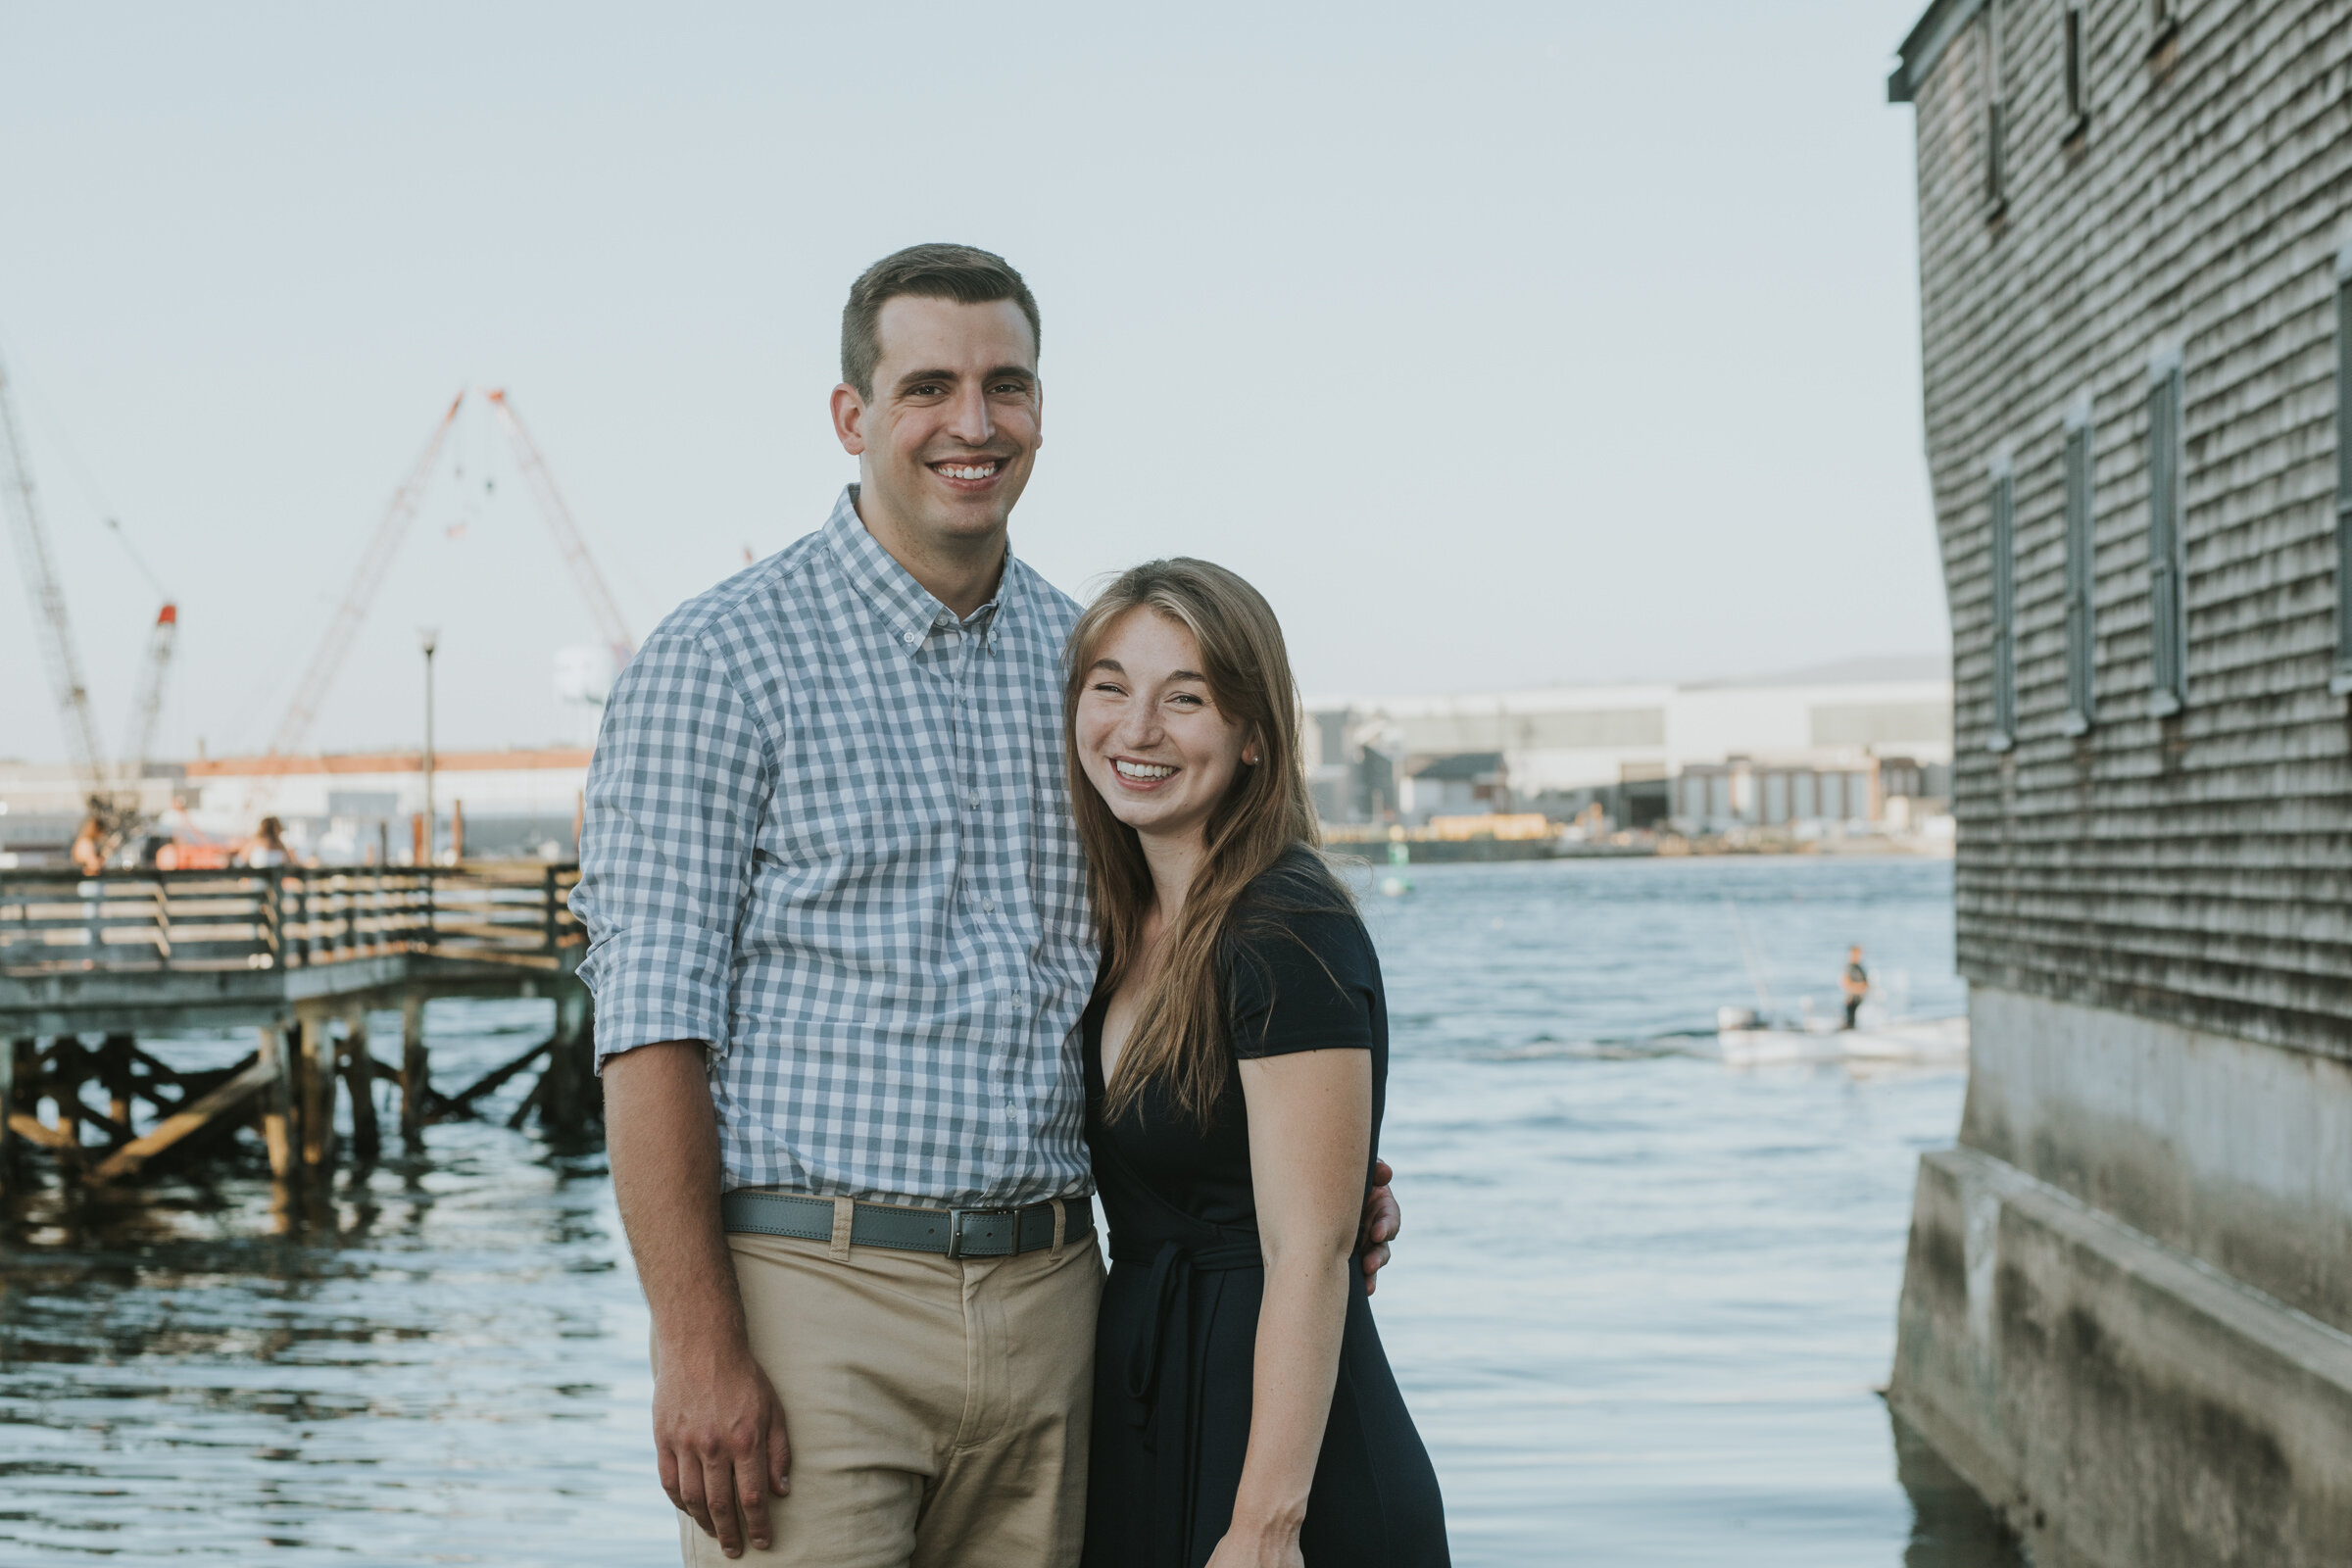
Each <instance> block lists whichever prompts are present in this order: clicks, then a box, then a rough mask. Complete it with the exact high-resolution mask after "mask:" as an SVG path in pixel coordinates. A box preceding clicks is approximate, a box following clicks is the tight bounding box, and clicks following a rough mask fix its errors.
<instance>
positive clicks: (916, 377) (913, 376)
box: [899, 370, 956, 392]
mask: <svg viewBox="0 0 2352 1568" xmlns="http://www.w3.org/2000/svg"><path fill="white" fill-rule="evenodd" d="M955 379H956V372H955V371H954V370H909V371H907V373H906V374H905V375H902V376H900V377H899V390H901V391H902V392H903V391H905V390H906V389H907V388H908V387H910V386H915V385H918V384H920V383H921V382H924V381H953V380H955Z"/></svg>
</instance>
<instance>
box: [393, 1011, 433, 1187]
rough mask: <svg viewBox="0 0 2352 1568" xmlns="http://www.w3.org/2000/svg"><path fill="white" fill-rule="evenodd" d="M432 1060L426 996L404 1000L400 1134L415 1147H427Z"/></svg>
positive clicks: (401, 1034)
mask: <svg viewBox="0 0 2352 1568" xmlns="http://www.w3.org/2000/svg"><path fill="white" fill-rule="evenodd" d="M430 1066H431V1062H430V1060H429V1059H428V1058H427V1056H426V1055H425V1050H424V996H423V994H422V993H420V992H416V991H412V992H410V993H409V994H408V995H407V996H404V997H402V998H401V999H400V1136H401V1139H402V1141H403V1142H405V1143H406V1144H407V1145H408V1146H409V1147H410V1148H411V1149H420V1148H422V1147H423V1146H424V1102H425V1095H426V1092H427V1090H428V1089H429V1087H430V1072H429V1069H430Z"/></svg>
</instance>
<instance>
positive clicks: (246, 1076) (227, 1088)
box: [89, 1060, 277, 1182]
mask: <svg viewBox="0 0 2352 1568" xmlns="http://www.w3.org/2000/svg"><path fill="white" fill-rule="evenodd" d="M276 1082H277V1063H275V1062H273V1061H258V1060H257V1061H255V1062H254V1063H253V1064H252V1065H251V1066H249V1067H247V1068H246V1069H245V1070H244V1071H243V1072H241V1073H239V1074H237V1076H236V1077H234V1078H231V1079H230V1080H229V1081H228V1082H227V1083H224V1084H222V1085H221V1087H220V1088H218V1089H216V1090H214V1091H213V1092H212V1093H211V1094H209V1095H206V1096H204V1097H203V1098H202V1099H200V1100H198V1101H197V1102H196V1103H194V1104H192V1105H190V1106H189V1107H188V1108H187V1109H185V1110H183V1111H180V1112H178V1113H177V1114H175V1115H172V1116H169V1117H166V1118H165V1119H164V1120H163V1121H162V1122H160V1123H158V1124H157V1126H156V1128H155V1130H154V1131H153V1132H150V1133H148V1134H147V1135H145V1136H144V1137H141V1138H135V1139H133V1140H131V1141H130V1142H129V1143H127V1144H125V1145H123V1147H122V1148H121V1149H118V1150H116V1151H115V1152H113V1153H111V1154H109V1155H107V1156H106V1158H105V1159H103V1160H101V1161H99V1163H98V1165H97V1166H96V1167H95V1168H94V1169H92V1170H91V1172H90V1174H89V1179H90V1180H91V1181H93V1182H107V1181H114V1180H116V1179H117V1178H119V1177H123V1176H128V1175H131V1174H133V1173H135V1172H136V1171H137V1170H138V1168H139V1167H140V1166H141V1165H144V1164H145V1163H146V1162H147V1161H149V1160H151V1159H153V1158H154V1157H155V1156H156V1155H158V1154H160V1153H162V1152H164V1151H165V1150H167V1149H170V1148H171V1147H172V1145H173V1144H176V1143H178V1142H180V1141H181V1140H182V1139H185V1138H187V1137H189V1136H191V1135H192V1134H195V1133H197V1132H200V1131H202V1130H203V1129H204V1128H206V1127H208V1126H210V1125H211V1124H212V1123H213V1122H214V1121H215V1120H216V1119H217V1118H219V1117H221V1116H223V1115H225V1114H227V1113H228V1112H229V1111H232V1110H234V1109H236V1108H237V1107H238V1106H239V1105H242V1104H243V1103H245V1102H246V1101H248V1100H250V1099H252V1098H253V1097H254V1096H255V1095H258V1094H260V1093H262V1092H263V1091H264V1090H266V1089H268V1088H270V1086H271V1085H272V1084H274V1083H276Z"/></svg>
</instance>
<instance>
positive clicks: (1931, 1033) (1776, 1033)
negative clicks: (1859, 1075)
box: [1715, 1007, 1968, 1067]
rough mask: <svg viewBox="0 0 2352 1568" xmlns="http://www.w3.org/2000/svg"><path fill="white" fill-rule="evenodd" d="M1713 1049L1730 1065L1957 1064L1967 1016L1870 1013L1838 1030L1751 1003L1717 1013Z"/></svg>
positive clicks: (1964, 1055) (1962, 1058) (1964, 1053)
mask: <svg viewBox="0 0 2352 1568" xmlns="http://www.w3.org/2000/svg"><path fill="white" fill-rule="evenodd" d="M1715 1042H1716V1048H1717V1050H1718V1051H1719V1052H1720V1053H1721V1054H1722V1057H1723V1060H1724V1061H1725V1062H1726V1063H1727V1064H1728V1065H1731V1066H1736V1067H1749V1066H1762V1065H1766V1064H1769V1063H1775V1062H1811V1061H1821V1062H1827V1061H1883V1062H1913V1063H1921V1064H1946V1063H1948V1064H1955V1065H1956V1064H1959V1063H1964V1062H1966V1061H1967V1060H1968V1020H1967V1019H1966V1018H1965V1017H1956V1018H1891V1019H1890V1018H1876V1019H1874V1018H1872V1017H1871V1010H1870V1009H1869V1008H1867V1007H1866V1008H1864V1009H1863V1014H1862V1022H1861V1023H1860V1025H1859V1026H1857V1027H1855V1028H1852V1029H1840V1028H1838V1027H1837V1025H1836V1024H1835V1023H1833V1022H1832V1021H1831V1020H1829V1019H1826V1018H1824V1019H1818V1020H1815V1019H1807V1020H1805V1021H1804V1022H1803V1023H1801V1024H1797V1025H1789V1024H1783V1023H1776V1022H1775V1021H1773V1020H1771V1019H1768V1018H1766V1017H1764V1016H1763V1015H1762V1014H1760V1013H1759V1012H1758V1011H1757V1010H1756V1009H1755V1008H1753V1007H1725V1008H1722V1009H1721V1010H1720V1011H1719V1012H1718V1013H1717V1015H1716V1029H1715Z"/></svg>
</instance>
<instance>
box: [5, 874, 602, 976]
mask: <svg viewBox="0 0 2352 1568" xmlns="http://www.w3.org/2000/svg"><path fill="white" fill-rule="evenodd" d="M578 880H579V868H578V867H577V866H574V865H570V864H557V865H549V864H544V863H541V862H537V861H515V862H489V861H485V862H481V863H477V864H471V865H463V866H425V867H417V868H413V869H412V868H400V867H396V868H392V869H388V870H375V869H371V868H364V867H348V866H347V867H316V868H314V867H304V866H287V867H273V868H270V869H258V868H257V869H249V870H233V871H105V872H101V873H100V874H99V875H97V876H84V875H82V874H80V873H79V872H77V871H50V870H41V871H6V872H0V974H12V975H29V974H47V973H56V972H60V971H73V970H89V969H106V970H201V969H214V970H219V969H299V968H316V967H319V966H321V965H326V964H333V963H340V962H345V961H348V960H351V959H355V958H369V957H378V956H385V955H388V954H397V953H418V954H433V955H437V956H442V957H450V958H467V959H473V960H477V961H485V962H492V963H502V964H513V965H518V966H521V967H526V968H547V969H557V968H563V967H564V966H565V964H564V959H565V956H566V955H565V953H564V950H565V949H567V948H573V947H577V946H579V945H581V944H582V943H584V942H585V941H586V940H587V939H586V936H585V934H584V933H583V932H582V931H581V929H580V925H579V922H578V921H577V920H576V919H574V918H573V916H572V913H571V907H570V895H571V889H572V885H573V884H574V883H576V882H577V881H578Z"/></svg>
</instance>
